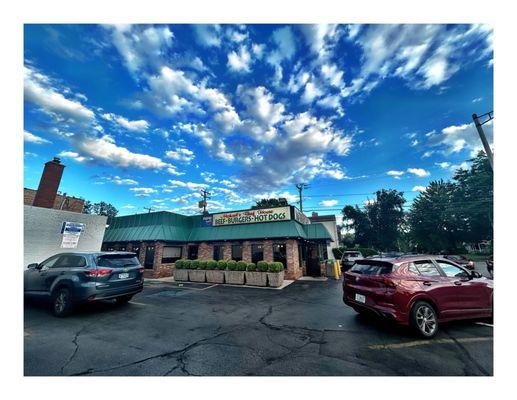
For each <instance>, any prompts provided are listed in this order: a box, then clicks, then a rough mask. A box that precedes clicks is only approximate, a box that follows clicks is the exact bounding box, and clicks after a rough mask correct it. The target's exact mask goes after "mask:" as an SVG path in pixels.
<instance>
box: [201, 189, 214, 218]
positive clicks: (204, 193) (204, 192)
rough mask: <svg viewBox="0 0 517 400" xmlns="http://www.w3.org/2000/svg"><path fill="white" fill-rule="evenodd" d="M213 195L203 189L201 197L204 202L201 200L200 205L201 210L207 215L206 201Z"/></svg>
mask: <svg viewBox="0 0 517 400" xmlns="http://www.w3.org/2000/svg"><path fill="white" fill-rule="evenodd" d="M211 194H212V193H210V192H207V191H206V190H205V189H201V196H203V200H201V201H200V202H199V204H198V206H199V208H203V214H206V200H207V199H209V198H210V195H211Z"/></svg>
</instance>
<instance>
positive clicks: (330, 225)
mask: <svg viewBox="0 0 517 400" xmlns="http://www.w3.org/2000/svg"><path fill="white" fill-rule="evenodd" d="M318 223H319V224H323V225H324V226H325V228H327V230H328V231H329V233H330V236H331V237H332V240H333V241H332V242H330V243H329V244H328V245H327V254H328V257H329V259H331V260H333V259H334V253H333V252H332V249H334V248H336V247H339V240H338V235H337V224H336V221H318Z"/></svg>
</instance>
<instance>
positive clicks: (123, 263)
mask: <svg viewBox="0 0 517 400" xmlns="http://www.w3.org/2000/svg"><path fill="white" fill-rule="evenodd" d="M97 265H98V266H99V267H109V268H122V267H132V266H135V265H140V262H139V261H138V258H136V256H131V255H128V254H106V255H102V256H99V257H98V258H97Z"/></svg>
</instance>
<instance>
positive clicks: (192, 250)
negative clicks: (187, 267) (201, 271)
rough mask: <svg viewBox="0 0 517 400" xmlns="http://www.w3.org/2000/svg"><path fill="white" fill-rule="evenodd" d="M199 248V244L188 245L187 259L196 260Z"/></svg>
mask: <svg viewBox="0 0 517 400" xmlns="http://www.w3.org/2000/svg"><path fill="white" fill-rule="evenodd" d="M198 250H199V246H197V245H195V246H189V247H188V259H189V260H197V252H198Z"/></svg>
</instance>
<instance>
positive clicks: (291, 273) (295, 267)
mask: <svg viewBox="0 0 517 400" xmlns="http://www.w3.org/2000/svg"><path fill="white" fill-rule="evenodd" d="M286 247H287V248H286V253H287V270H286V271H285V278H286V279H298V278H301V276H302V270H301V268H300V263H299V257H298V241H296V240H293V239H289V240H288V241H287V246H286Z"/></svg>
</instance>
